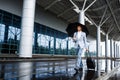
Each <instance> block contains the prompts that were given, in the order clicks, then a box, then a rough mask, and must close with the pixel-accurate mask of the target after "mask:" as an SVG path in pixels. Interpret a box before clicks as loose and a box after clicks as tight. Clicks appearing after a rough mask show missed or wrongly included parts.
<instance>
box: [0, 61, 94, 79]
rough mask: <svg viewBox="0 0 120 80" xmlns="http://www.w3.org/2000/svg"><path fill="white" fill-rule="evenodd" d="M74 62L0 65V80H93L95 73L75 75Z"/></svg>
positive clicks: (90, 71) (86, 72)
mask: <svg viewBox="0 0 120 80" xmlns="http://www.w3.org/2000/svg"><path fill="white" fill-rule="evenodd" d="M74 67H75V60H70V61H49V62H13V63H11V62H9V63H1V64H0V80H95V78H96V71H93V70H83V71H81V72H79V73H78V74H76V73H75V70H74Z"/></svg>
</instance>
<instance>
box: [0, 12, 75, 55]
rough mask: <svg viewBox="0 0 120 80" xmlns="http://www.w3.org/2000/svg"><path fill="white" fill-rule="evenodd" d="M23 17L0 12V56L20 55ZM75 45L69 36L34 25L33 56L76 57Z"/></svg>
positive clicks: (37, 24) (46, 27)
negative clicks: (57, 55) (55, 55)
mask: <svg viewBox="0 0 120 80" xmlns="http://www.w3.org/2000/svg"><path fill="white" fill-rule="evenodd" d="M20 34H21V17H19V16H16V15H14V14H11V13H8V12H6V11H3V10H0V54H15V53H19V42H20ZM73 47H74V43H73V41H72V39H68V37H67V34H66V33H63V32H60V31H58V30H55V29H52V28H50V27H48V26H45V25H41V24H39V23H35V24H34V34H33V54H60V55H74V54H75V50H74V49H73Z"/></svg>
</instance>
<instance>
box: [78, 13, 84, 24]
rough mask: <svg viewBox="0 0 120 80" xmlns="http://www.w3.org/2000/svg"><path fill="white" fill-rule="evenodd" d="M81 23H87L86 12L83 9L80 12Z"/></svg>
mask: <svg viewBox="0 0 120 80" xmlns="http://www.w3.org/2000/svg"><path fill="white" fill-rule="evenodd" d="M79 23H81V24H83V25H85V12H84V11H81V12H80V13H79Z"/></svg>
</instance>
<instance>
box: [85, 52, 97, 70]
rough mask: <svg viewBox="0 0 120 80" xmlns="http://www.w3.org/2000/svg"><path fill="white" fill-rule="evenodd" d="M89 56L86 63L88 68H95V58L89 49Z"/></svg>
mask: <svg viewBox="0 0 120 80" xmlns="http://www.w3.org/2000/svg"><path fill="white" fill-rule="evenodd" d="M87 54H88V56H87V59H86V64H87V68H88V69H95V60H93V59H92V57H91V55H90V54H89V51H88V52H87Z"/></svg>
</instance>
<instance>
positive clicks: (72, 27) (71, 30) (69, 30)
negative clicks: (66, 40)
mask: <svg viewBox="0 0 120 80" xmlns="http://www.w3.org/2000/svg"><path fill="white" fill-rule="evenodd" d="M77 26H81V28H82V31H83V32H85V33H86V36H87V35H88V34H89V31H88V29H87V27H86V26H85V25H83V24H80V23H78V22H74V23H70V24H68V27H67V28H66V31H67V33H68V36H69V37H73V35H74V33H75V32H77Z"/></svg>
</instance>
